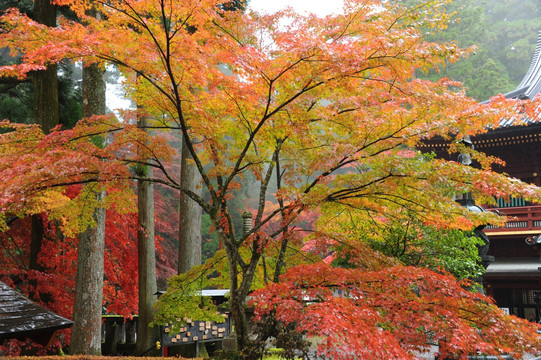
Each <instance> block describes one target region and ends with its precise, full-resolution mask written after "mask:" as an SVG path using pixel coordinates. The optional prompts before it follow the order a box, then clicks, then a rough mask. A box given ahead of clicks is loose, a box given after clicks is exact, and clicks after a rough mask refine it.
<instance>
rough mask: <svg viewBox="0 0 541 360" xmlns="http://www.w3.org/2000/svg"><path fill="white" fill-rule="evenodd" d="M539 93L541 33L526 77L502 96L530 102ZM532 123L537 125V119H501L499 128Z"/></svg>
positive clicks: (540, 89) (540, 86)
mask: <svg viewBox="0 0 541 360" xmlns="http://www.w3.org/2000/svg"><path fill="white" fill-rule="evenodd" d="M540 91H541V31H540V32H539V33H538V35H537V44H536V47H535V52H534V55H533V58H532V62H531V64H530V68H529V69H528V71H527V72H526V75H524V78H523V79H522V81H521V82H520V83H519V84H518V86H517V87H516V89H515V90H513V91H510V92H508V93H506V94H504V96H505V97H506V98H507V99H520V100H526V99H530V100H532V99H533V98H534V97H535V96H536V95H537V94H539V92H540ZM487 101H488V100H487ZM534 122H535V123H537V122H538V120H537V119H535V120H533V119H529V118H521V119H520V120H518V119H517V118H511V119H502V120H501V121H500V127H499V128H500V129H501V128H506V127H511V126H517V125H529V124H533V123H534ZM496 130H497V129H496Z"/></svg>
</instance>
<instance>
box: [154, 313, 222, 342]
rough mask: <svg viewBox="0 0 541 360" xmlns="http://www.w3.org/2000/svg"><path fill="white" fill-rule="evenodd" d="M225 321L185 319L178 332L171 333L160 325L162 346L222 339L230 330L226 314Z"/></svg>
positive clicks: (166, 327) (167, 328)
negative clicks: (185, 322) (184, 323)
mask: <svg viewBox="0 0 541 360" xmlns="http://www.w3.org/2000/svg"><path fill="white" fill-rule="evenodd" d="M224 315H225V316H226V319H225V322H223V323H217V322H213V321H196V320H194V321H192V320H190V319H188V320H187V324H186V325H184V326H183V327H182V328H181V329H180V332H179V333H177V334H173V333H171V331H170V328H169V327H168V326H164V327H162V346H175V345H182V344H193V343H196V342H206V341H216V340H223V339H224V338H225V337H227V335H229V333H230V332H231V326H230V324H231V320H230V318H229V316H228V314H224Z"/></svg>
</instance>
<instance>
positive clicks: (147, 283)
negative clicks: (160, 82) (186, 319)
mask: <svg viewBox="0 0 541 360" xmlns="http://www.w3.org/2000/svg"><path fill="white" fill-rule="evenodd" d="M137 123H138V124H137V125H138V126H139V127H140V128H142V129H145V128H146V126H147V118H146V117H145V116H139V118H138V120H137ZM139 175H141V176H145V177H148V178H150V177H151V176H152V169H151V168H150V167H148V166H143V167H142V169H141V171H140V174H139ZM137 209H138V214H139V215H138V229H137V260H138V269H139V272H138V274H139V317H138V319H137V348H136V350H135V352H136V354H139V355H143V354H145V353H146V352H148V351H149V350H150V349H152V348H153V347H154V346H155V342H156V340H157V339H158V332H157V328H156V327H154V328H151V327H149V324H150V323H151V322H152V320H153V318H154V314H153V311H154V302H155V301H156V300H155V299H156V297H155V293H156V291H157V285H156V254H155V244H154V186H153V184H152V182H151V181H144V180H139V181H138V182H137Z"/></svg>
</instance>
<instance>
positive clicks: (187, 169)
mask: <svg viewBox="0 0 541 360" xmlns="http://www.w3.org/2000/svg"><path fill="white" fill-rule="evenodd" d="M190 159H191V155H190V152H189V151H188V147H187V146H186V145H185V142H184V141H183V142H182V161H181V168H180V184H181V185H182V186H183V187H184V188H186V189H189V190H191V191H192V192H194V193H196V194H197V195H199V196H201V193H202V190H201V175H200V174H199V171H198V170H197V168H196V167H195V166H194V164H193V163H191V162H190V161H189V160H190ZM202 212H203V209H201V206H199V204H197V203H196V202H195V201H193V200H192V199H191V198H190V197H189V196H187V195H186V194H184V193H183V192H181V193H180V203H179V216H180V221H179V236H178V240H179V241H178V273H179V274H182V273H185V272H187V271H188V270H190V269H191V268H192V267H194V266H196V265H200V264H201V216H202Z"/></svg>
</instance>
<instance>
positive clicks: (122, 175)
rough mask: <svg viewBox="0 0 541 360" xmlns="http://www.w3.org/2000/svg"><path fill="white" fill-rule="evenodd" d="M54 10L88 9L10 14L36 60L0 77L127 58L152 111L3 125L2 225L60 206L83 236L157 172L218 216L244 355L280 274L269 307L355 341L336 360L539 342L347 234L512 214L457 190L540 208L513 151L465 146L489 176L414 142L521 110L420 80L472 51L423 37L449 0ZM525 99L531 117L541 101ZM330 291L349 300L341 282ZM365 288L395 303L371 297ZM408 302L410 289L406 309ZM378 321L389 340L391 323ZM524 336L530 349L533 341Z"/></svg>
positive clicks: (477, 299) (527, 329) (9, 39)
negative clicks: (180, 169)
mask: <svg viewBox="0 0 541 360" xmlns="http://www.w3.org/2000/svg"><path fill="white" fill-rule="evenodd" d="M57 3H58V4H63V5H66V6H70V7H71V9H72V10H73V11H74V12H76V13H77V14H78V15H79V16H80V17H81V18H82V19H84V21H83V22H73V21H70V20H69V19H65V18H64V19H61V20H60V22H59V26H58V27H55V28H45V27H43V26H40V25H39V24H36V23H35V22H33V21H32V20H31V19H29V18H28V17H26V16H25V15H24V14H21V13H20V12H18V11H17V10H11V11H8V12H7V13H6V14H5V15H4V16H3V17H2V18H1V21H2V26H3V28H4V29H6V31H5V32H4V33H2V34H0V46H8V47H9V48H10V49H11V50H12V51H14V52H15V53H20V54H22V59H23V62H22V63H21V64H14V65H10V66H4V67H1V68H0V75H3V76H17V77H24V76H25V75H26V74H27V73H28V72H30V71H33V70H39V69H42V68H43V67H44V66H45V64H48V63H50V62H59V61H61V60H63V59H65V58H77V59H84V60H85V63H91V62H97V63H103V62H110V63H114V64H116V65H118V66H119V68H120V69H121V71H123V72H124V74H125V75H126V82H125V88H126V90H127V91H128V92H129V94H130V96H131V97H132V98H134V99H135V100H136V101H137V104H140V105H141V109H144V113H145V114H144V115H147V116H149V117H150V119H151V120H150V122H149V125H148V126H147V128H145V129H141V128H138V127H137V126H136V125H135V123H134V119H135V118H136V116H137V115H141V114H136V113H135V112H133V111H125V112H124V119H123V120H122V121H119V120H118V119H116V118H114V117H107V116H96V117H91V118H89V119H86V120H85V121H83V122H80V123H78V124H77V126H76V127H75V128H74V129H72V130H61V129H56V130H55V131H53V132H52V133H51V134H49V135H46V136H45V135H44V134H43V133H42V132H40V130H39V128H37V127H35V126H24V125H15V124H13V123H7V122H5V123H3V126H4V127H5V129H6V130H8V132H6V133H4V134H2V135H1V136H0V151H1V153H2V163H1V164H0V174H1V176H2V178H3V179H4V182H3V183H2V184H0V194H2V195H1V196H0V209H1V210H2V212H1V214H0V215H1V217H0V220H2V223H1V225H2V227H3V228H4V229H5V228H6V227H7V225H8V221H7V216H8V215H23V214H27V213H34V212H37V211H47V212H49V213H51V216H55V217H56V218H57V219H59V221H60V223H61V224H62V225H63V229H64V231H66V232H70V231H71V232H79V231H81V230H82V229H84V228H85V226H87V225H88V224H89V223H91V221H92V220H91V216H90V215H91V214H92V210H93V208H95V207H97V206H108V205H111V204H113V203H114V204H115V207H116V208H117V209H128V208H129V207H130V206H132V205H133V204H132V203H131V202H130V199H131V197H130V194H131V193H130V189H129V185H130V182H129V180H133V179H141V180H151V181H154V182H157V183H162V184H166V185H168V186H170V187H172V188H175V189H178V190H180V191H182V192H184V193H185V194H187V195H188V196H189V197H190V198H191V199H192V200H194V201H195V202H197V203H198V204H199V205H200V206H201V208H202V209H203V210H204V211H205V212H206V213H207V214H208V216H209V218H210V221H211V223H212V227H213V231H214V232H215V233H216V234H217V237H218V240H219V242H220V244H221V245H222V246H223V251H221V252H219V254H220V256H223V258H222V260H223V261H222V262H220V264H222V265H221V266H222V269H224V271H223V272H222V275H227V278H226V279H225V280H226V282H227V286H228V288H229V289H230V294H231V296H230V304H231V311H232V317H233V320H234V321H235V330H236V332H237V341H238V344H239V346H240V348H241V349H245V348H246V347H247V346H248V343H249V337H248V327H247V318H246V312H245V306H246V305H247V304H246V302H247V296H248V294H249V292H250V291H252V290H254V289H255V288H259V287H265V285H267V284H271V283H278V282H280V281H282V283H280V284H276V285H272V284H271V285H268V286H267V287H265V289H264V290H261V292H258V293H257V294H258V295H257V296H258V299H259V300H258V301H257V302H255V303H254V305H255V306H256V311H257V313H258V314H263V313H265V312H268V311H269V310H271V309H272V308H273V307H274V308H275V312H276V314H277V315H278V316H279V318H280V320H282V321H284V322H286V323H288V322H291V323H295V324H298V326H299V329H300V330H302V331H306V332H307V333H308V334H309V335H322V336H329V338H328V339H329V341H330V342H332V343H334V344H338V343H339V344H340V346H342V345H344V346H345V347H343V350H344V351H340V352H337V353H336V352H335V353H334V355H333V356H337V357H342V358H348V356H349V352H348V350H354V351H356V350H359V349H361V347H362V346H364V344H366V343H367V342H368V343H371V345H372V346H373V347H376V346H377V344H381V345H382V346H383V347H382V349H390V348H391V347H390V346H391V345H392V347H394V348H395V350H394V351H395V353H396V354H401V356H402V355H403V356H404V358H405V357H406V356H408V357H411V358H414V357H415V351H417V350H420V349H422V348H425V347H426V346H427V343H426V340H427V337H428V336H429V335H430V334H433V335H434V336H435V338H436V339H437V341H438V342H439V344H440V350H441V353H442V355H443V356H445V355H448V354H451V353H457V352H459V351H460V350H461V349H463V350H464V351H466V352H467V353H470V352H472V351H476V350H479V351H486V352H495V353H502V352H522V351H526V350H532V349H537V348H539V346H540V345H539V344H538V342H537V340H536V339H537V335H536V333H535V326H534V325H531V324H528V323H526V322H525V321H522V320H519V319H516V318H514V317H509V316H506V315H504V314H503V313H502V312H501V311H499V310H497V308H495V306H494V305H493V304H492V303H491V301H490V300H489V299H487V298H485V297H483V296H482V295H478V294H473V293H470V292H467V291H465V290H462V285H463V284H459V283H457V282H456V280H455V279H454V278H452V277H450V276H448V275H442V274H439V273H438V272H435V271H429V270H425V269H422V270H419V269H410V268H403V267H399V266H395V265H397V264H398V262H397V261H396V259H393V258H390V257H388V256H385V254H383V251H381V252H377V251H373V250H371V248H370V247H369V246H368V245H367V244H366V241H365V240H366V238H362V237H360V236H359V235H358V234H356V233H355V232H353V231H347V230H345V229H344V228H341V226H340V225H341V224H342V223H343V222H348V221H352V220H355V221H357V222H359V223H362V224H363V225H366V229H367V231H368V232H367V234H368V236H373V237H374V238H376V237H377V234H378V231H377V229H380V228H385V227H387V226H390V225H391V224H400V223H405V222H407V221H411V220H412V219H414V220H416V221H418V222H419V223H420V224H422V225H423V226H430V227H434V228H436V229H444V228H453V229H461V230H471V229H472V228H474V227H476V226H478V225H481V224H486V223H489V222H492V223H497V222H501V221H502V219H500V218H499V217H498V216H497V215H495V214H492V213H473V212H469V211H468V210H467V209H465V208H463V207H461V206H460V204H458V203H456V202H455V201H454V197H455V194H457V193H464V192H471V193H472V194H473V195H475V196H476V197H477V199H478V200H479V201H480V202H485V203H490V202H493V201H494V200H493V197H492V196H493V195H498V196H500V195H504V196H514V195H520V196H523V197H524V198H526V199H527V200H532V201H539V200H541V192H540V191H539V189H538V188H537V187H535V186H533V185H527V184H524V183H521V182H520V181H518V180H515V179H510V178H508V177H506V176H505V175H502V174H498V173H495V172H493V171H492V170H491V164H493V163H494V162H498V160H497V159H493V158H490V157H486V156H484V155H483V154H481V153H478V152H476V151H475V150H473V149H468V148H466V147H465V146H464V145H463V144H461V143H460V142H456V143H453V144H452V146H451V151H455V152H459V151H461V152H469V153H470V154H471V155H472V157H473V158H474V159H475V160H476V161H477V162H478V163H479V164H480V168H473V167H468V166H464V165H462V164H460V163H458V162H454V161H445V160H442V159H436V158H435V157H433V156H431V155H430V154H423V153H421V152H419V151H418V150H416V146H418V145H419V144H420V143H421V142H423V141H424V140H426V139H430V138H432V137H436V136H439V137H443V138H445V139H448V140H450V141H451V140H453V139H461V138H462V137H464V136H466V135H474V134H478V133H481V132H485V131H487V129H488V128H490V127H495V126H497V124H498V123H499V120H500V119H501V117H504V116H513V115H514V114H515V109H516V106H517V105H518V103H517V102H516V101H514V100H505V99H503V98H501V97H498V98H494V99H493V101H492V102H491V103H489V104H480V103H478V102H477V101H476V100H475V99H473V98H469V97H467V96H466V94H465V92H464V91H463V90H462V89H461V87H460V83H457V82H454V81H450V80H448V79H445V78H444V79H441V80H438V81H437V82H431V81H428V80H422V79H418V78H416V77H415V73H416V71H418V70H421V69H429V68H433V67H434V66H437V65H442V64H443V63H444V62H446V61H451V62H453V61H456V60H457V59H459V58H460V57H461V56H462V55H464V54H465V51H463V50H461V49H460V48H459V47H458V46H457V45H456V44H454V43H436V42H430V41H427V40H426V39H425V38H424V36H423V33H422V32H421V31H420V29H422V28H425V29H427V28H429V29H432V28H439V27H444V26H446V24H447V22H448V20H449V19H450V16H449V15H448V14H446V13H445V11H444V8H443V7H442V5H443V4H442V2H440V1H426V2H420V3H419V4H418V5H417V6H416V7H414V8H411V7H406V6H405V5H400V4H398V5H397V4H391V3H388V2H380V1H373V0H351V1H346V4H345V8H344V13H342V14H338V15H332V16H327V17H325V18H320V17H317V16H314V15H306V16H303V15H299V14H296V13H294V12H291V11H289V10H285V11H282V12H279V13H277V14H273V15H262V14H257V13H254V12H247V13H242V12H234V11H227V10H226V9H225V8H224V5H223V3H222V1H217V0H198V1H191V0H182V1H180V0H179V1H176V0H174V1H157V0H138V1H131V0H119V1H113V2H111V1H103V2H102V1H95V2H93V4H94V5H96V6H99V7H100V8H99V10H100V12H101V13H102V14H103V15H102V17H101V18H99V19H98V18H94V17H87V16H86V15H85V10H86V8H85V7H86V6H88V2H86V1H78V0H69V1H68V0H57ZM111 39H118V41H111ZM521 105H524V107H523V109H524V110H525V111H526V112H527V113H528V114H530V115H532V116H534V115H535V109H536V106H535V104H531V103H528V102H525V103H521ZM521 109H522V107H521ZM147 129H152V130H154V132H153V133H152V134H149V132H147V131H145V130H147ZM165 132H173V133H175V134H181V136H182V139H183V141H184V142H185V143H186V145H187V148H188V150H189V152H190V155H191V158H192V161H193V165H194V166H195V167H196V168H197V171H198V172H199V173H200V175H201V178H202V181H201V186H202V187H204V188H205V190H206V192H205V193H206V194H207V195H205V196H203V195H198V194H196V193H194V192H192V191H190V190H189V189H186V188H184V187H183V186H182V185H181V184H180V183H179V180H178V176H177V174H176V173H174V172H171V169H173V167H172V166H171V161H172V158H173V156H174V155H175V154H176V152H178V149H177V150H175V149H173V148H172V147H171V146H169V144H168V143H167V141H166V138H165V136H164V133H165ZM98 134H107V138H106V141H102V142H100V143H99V144H97V143H95V142H93V141H92V140H93V139H94V140H95V139H96V135H98ZM141 165H147V166H150V167H153V168H154V174H155V175H154V176H152V178H151V177H150V175H149V173H145V172H144V171H133V170H134V169H139V170H140V169H141ZM248 174H249V175H250V176H253V177H254V178H255V179H256V181H257V183H256V185H253V189H254V191H253V193H252V199H250V201H247V203H250V204H252V206H251V207H249V210H250V211H251V213H252V215H253V221H252V227H251V228H247V229H246V230H245V231H244V232H242V233H240V231H239V230H238V229H236V228H235V226H234V219H235V218H239V217H240V215H241V214H237V213H235V212H234V210H233V209H232V208H231V202H232V197H234V196H235V194H236V192H237V190H238V189H239V188H240V187H242V186H245V185H246V184H245V182H246V180H247V179H248V178H249V176H248ZM271 180H272V182H271ZM74 183H93V184H95V185H96V186H97V187H98V188H99V189H103V190H104V191H106V192H107V196H106V197H105V198H104V200H103V203H101V204H98V203H96V201H94V200H92V201H89V200H88V196H86V195H87V194H85V193H84V191H83V192H81V193H80V194H79V195H77V196H76V197H74V198H69V197H67V196H66V194H65V186H67V185H70V184H74ZM130 204H131V205H130ZM308 214H315V215H313V216H314V217H315V218H317V221H316V228H315V230H317V231H314V229H305V228H302V224H303V222H308V221H310V220H308V219H307V216H308ZM310 232H311V233H313V236H311V237H307V233H310ZM314 238H315V239H314ZM305 240H317V241H316V242H317V243H319V244H321V245H318V247H319V248H320V249H322V250H325V247H326V246H334V247H335V248H336V244H337V243H341V244H346V245H348V246H349V247H350V248H353V249H355V250H356V251H355V252H352V254H354V255H355V259H354V261H351V263H352V264H355V269H354V270H351V271H350V270H345V269H338V268H331V267H329V266H328V265H325V264H324V263H322V262H321V260H320V259H317V258H316V257H315V256H313V254H312V253H310V252H306V253H305V254H303V249H302V245H303V242H304V241H305ZM369 250H370V251H369ZM293 254H294V255H295V256H294V255H293ZM299 254H300V255H299ZM212 261H214V263H216V264H218V263H219V262H218V261H215V260H214V259H211V262H212ZM314 262H315V264H312V263H314ZM297 264H298V265H299V266H298V267H294V265H297ZM385 267H390V268H389V269H387V270H383V268H385ZM288 268H290V270H289V271H288V272H287V273H285V271H286V269H288ZM205 271H207V270H205ZM284 273H285V274H286V275H284V277H283V278H282V280H280V276H281V275H282V274H284ZM319 275H321V276H319ZM198 276H199V275H198ZM199 278H201V277H199ZM329 278H330V279H332V280H331V281H327V279H329ZM348 279H349V280H348ZM371 279H372V280H374V279H376V282H373V281H372V280H371ZM377 279H381V281H377ZM221 280H224V279H223V278H221ZM320 280H321V281H320ZM185 281H190V282H193V281H195V280H193V279H191V278H187V280H185ZM222 282H223V281H222ZM179 283H180V284H181V285H180V287H181V288H182V286H184V285H182V284H183V283H184V282H183V281H179ZM333 287H336V288H339V289H341V290H343V291H345V290H347V291H346V292H345V294H347V295H348V296H335V295H336V294H335V293H334V292H333V293H332V294H331V290H332V288H333ZM312 289H315V291H312ZM393 289H395V290H393ZM175 290H176V289H174V288H172V289H171V291H172V292H173V291H175ZM306 291H309V294H308V297H309V299H310V300H312V297H314V298H317V299H318V300H319V301H320V302H316V303H317V304H316V305H313V307H306V308H304V307H303V306H304V304H302V303H301V302H300V301H299V297H300V296H301V297H302V295H301V294H303V292H306ZM368 291H372V292H373V293H374V294H380V295H381V297H374V298H373V302H372V300H370V301H368V297H365V295H364V294H365V293H367V292H368ZM459 295H460V296H459ZM393 296H398V297H397V299H398V298H400V299H402V301H401V302H399V303H397V302H396V301H391V299H392V298H393ZM167 298H168V297H167V296H165V297H164V299H167ZM286 299H289V300H286ZM371 299H372V298H371ZM436 300H437V301H436ZM280 304H291V305H292V306H291V307H289V310H290V311H294V310H301V307H303V308H302V309H303V311H307V312H308V313H309V314H310V316H307V318H306V319H307V321H306V322H304V323H303V322H302V319H298V318H296V317H295V316H294V315H293V314H292V313H290V314H289V315H288V316H285V315H284V316H282V314H283V313H282V311H287V308H284V307H282V306H280ZM318 304H319V305H318ZM448 304H453V306H452V307H450V308H449V307H447V305H448ZM409 305H411V308H409V309H408V306H409ZM163 306H164V308H165V309H166V310H167V307H168V306H171V304H164V305H163ZM310 306H312V305H310ZM318 307H319V310H318V311H321V308H324V307H326V308H328V309H332V311H331V312H329V313H328V314H325V317H323V318H321V317H318V316H320V315H318V314H316V313H314V314H312V313H311V312H310V311H311V309H314V308H318ZM173 313H174V312H172V311H171V314H173ZM360 313H362V314H366V318H363V317H359V314H360ZM413 313H416V314H419V318H416V321H415V322H411V323H410V322H409V320H410V319H409V318H408V317H407V314H413ZM299 314H300V312H299ZM425 314H426V316H424V315H425ZM487 314H489V315H490V316H488V317H486V316H487ZM166 315H167V314H166ZM327 315H328V316H329V317H327ZM393 316H394V317H393ZM318 318H319V319H323V320H325V321H321V322H318V321H316V320H317V319H318ZM359 318H362V319H359ZM175 319H176V316H174V315H171V318H170V319H169V320H167V319H165V318H163V319H162V320H163V321H164V322H165V321H167V322H171V321H173V320H175ZM333 319H334V320H333ZM338 319H341V320H343V321H342V322H338V321H337V320H338ZM483 319H487V321H486V322H483ZM327 320H328V321H327ZM362 322H366V324H369V325H370V326H369V327H366V328H359V329H360V330H359V331H357V332H355V333H354V334H355V336H353V337H352V338H351V339H352V343H343V342H340V341H341V340H340V337H339V336H338V334H339V333H340V332H339V331H336V328H337V327H341V328H342V326H343V325H344V323H347V324H348V326H346V327H343V328H347V329H349V328H350V327H351V328H353V325H360V326H363V325H362ZM443 324H447V326H446V327H445V328H442V329H441V331H436V332H434V331H435V329H436V328H437V327H438V326H443ZM510 325H513V326H510ZM318 326H319V328H316V327H318ZM504 327H505V328H506V331H502V329H503V328H504ZM363 329H364V330H363ZM368 329H372V330H373V331H365V330H368ZM376 329H378V330H376ZM479 330H482V331H481V334H479ZM379 332H381V333H385V337H381V338H379V337H378V336H376V335H375V334H379ZM521 337H522V338H523V339H527V340H531V342H530V341H528V342H525V341H517V339H519V338H521ZM472 340H475V342H474V341H472ZM327 344H329V343H327ZM328 348H329V347H328V346H327V349H328ZM337 348H339V347H337ZM321 351H323V352H324V351H328V350H325V349H324V348H322V349H321ZM375 358H381V357H375Z"/></svg>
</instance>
